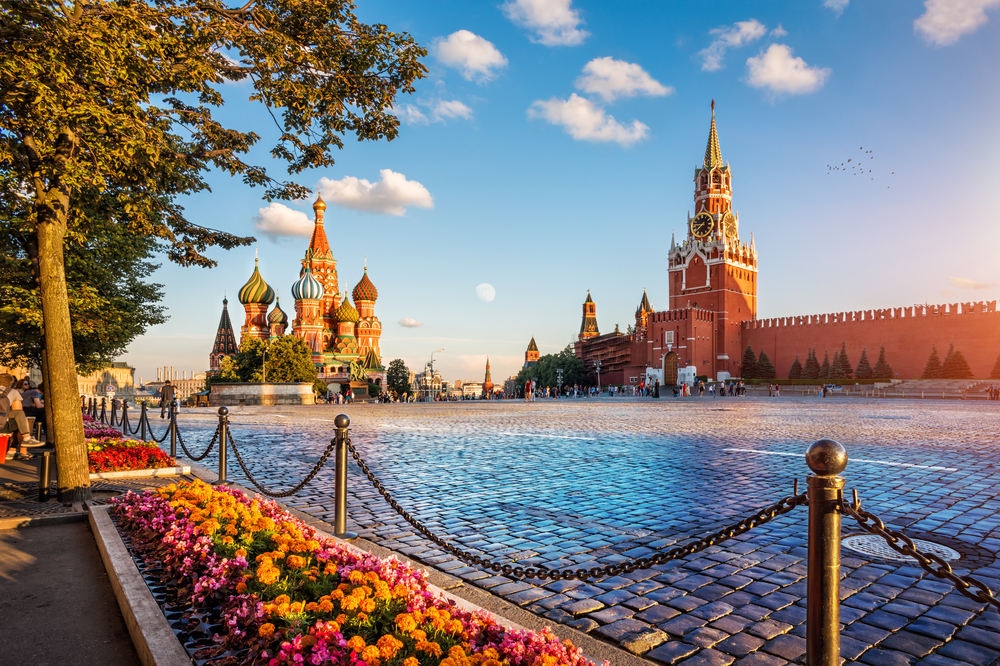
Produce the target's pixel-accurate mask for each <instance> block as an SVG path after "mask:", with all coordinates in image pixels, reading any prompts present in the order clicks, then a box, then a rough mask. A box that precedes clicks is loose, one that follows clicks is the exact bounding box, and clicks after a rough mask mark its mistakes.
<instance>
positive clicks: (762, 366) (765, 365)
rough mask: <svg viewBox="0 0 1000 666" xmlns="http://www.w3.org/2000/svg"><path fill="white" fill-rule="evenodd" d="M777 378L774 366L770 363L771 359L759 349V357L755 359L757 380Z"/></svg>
mask: <svg viewBox="0 0 1000 666" xmlns="http://www.w3.org/2000/svg"><path fill="white" fill-rule="evenodd" d="M777 376H778V374H777V372H775V370H774V364H773V363H771V359H770V358H768V356H767V353H765V352H764V350H763V349H761V350H760V356H758V357H757V379H774V378H775V377H777Z"/></svg>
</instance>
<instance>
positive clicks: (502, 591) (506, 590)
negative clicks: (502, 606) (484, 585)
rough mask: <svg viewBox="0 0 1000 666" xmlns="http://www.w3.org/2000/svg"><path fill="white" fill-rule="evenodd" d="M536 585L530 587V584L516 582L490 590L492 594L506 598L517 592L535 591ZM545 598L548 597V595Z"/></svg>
mask: <svg viewBox="0 0 1000 666" xmlns="http://www.w3.org/2000/svg"><path fill="white" fill-rule="evenodd" d="M534 587H535V586H534V585H529V584H528V583H522V582H521V581H516V582H513V583H504V584H503V585H497V586H495V587H491V588H490V592H492V593H493V594H499V595H500V596H502V597H506V596H507V595H509V594H514V593H515V592H521V591H523V590H530V589H534ZM545 596H548V595H547V594H546V595H545Z"/></svg>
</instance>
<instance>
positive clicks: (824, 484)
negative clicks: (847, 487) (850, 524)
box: [806, 439, 847, 666]
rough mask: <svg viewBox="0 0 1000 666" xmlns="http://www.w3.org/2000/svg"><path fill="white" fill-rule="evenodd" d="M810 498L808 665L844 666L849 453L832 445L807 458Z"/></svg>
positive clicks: (821, 445)
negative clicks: (843, 535)
mask: <svg viewBox="0 0 1000 666" xmlns="http://www.w3.org/2000/svg"><path fill="white" fill-rule="evenodd" d="M806 464H807V465H809V469H811V470H812V471H813V473H812V474H810V475H809V477H808V479H807V485H808V491H807V494H808V497H809V569H808V578H807V582H806V663H808V664H809V666H840V503H841V501H842V500H843V494H844V493H843V491H844V477H842V476H839V474H840V473H841V472H843V471H844V468H846V467H847V451H846V450H845V449H844V447H843V446H841V445H840V444H839V443H838V442H835V441H833V440H832V439H821V440H819V441H817V442H814V443H813V445H812V446H810V447H809V450H808V451H807V452H806Z"/></svg>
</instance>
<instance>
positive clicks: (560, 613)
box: [544, 608, 573, 623]
mask: <svg viewBox="0 0 1000 666" xmlns="http://www.w3.org/2000/svg"><path fill="white" fill-rule="evenodd" d="M544 615H545V617H547V618H549V619H550V620H554V621H555V622H563V623H566V622H569V621H570V620H572V619H573V616H572V615H570V614H569V613H567V612H566V611H564V610H562V609H560V608H553V609H552V610H548V611H546V612H545V613H544Z"/></svg>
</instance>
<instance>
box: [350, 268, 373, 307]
mask: <svg viewBox="0 0 1000 666" xmlns="http://www.w3.org/2000/svg"><path fill="white" fill-rule="evenodd" d="M351 297H352V298H354V302H355V303H357V302H358V301H372V302H374V301H375V300H377V299H378V289H376V288H375V285H373V284H372V281H371V280H369V279H368V269H367V268H366V269H365V274H364V275H363V276H362V278H361V282H359V283H358V285H357V286H356V287H354V291H353V292H351Z"/></svg>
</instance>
